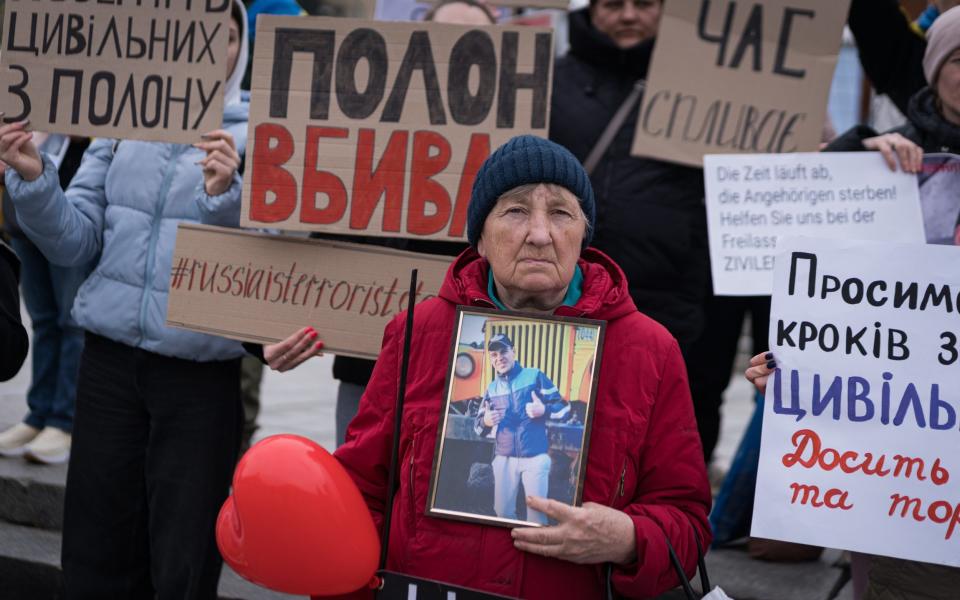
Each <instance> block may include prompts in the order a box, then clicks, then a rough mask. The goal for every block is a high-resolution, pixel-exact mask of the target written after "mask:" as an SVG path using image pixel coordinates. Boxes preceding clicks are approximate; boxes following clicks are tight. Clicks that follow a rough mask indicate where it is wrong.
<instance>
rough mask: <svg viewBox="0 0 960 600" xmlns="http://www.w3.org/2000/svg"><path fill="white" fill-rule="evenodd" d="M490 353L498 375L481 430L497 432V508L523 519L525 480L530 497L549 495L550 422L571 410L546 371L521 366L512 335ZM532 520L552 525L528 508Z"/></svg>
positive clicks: (493, 343)
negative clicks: (519, 499) (520, 495)
mask: <svg viewBox="0 0 960 600" xmlns="http://www.w3.org/2000/svg"><path fill="white" fill-rule="evenodd" d="M487 352H488V353H489V357H490V363H491V364H492V365H493V368H494V370H495V371H496V373H497V375H496V377H494V379H493V381H491V382H490V385H489V386H487V391H486V392H485V393H484V396H483V402H482V403H481V405H480V410H479V412H478V413H477V421H476V425H475V428H476V432H477V434H479V435H482V436H483V435H487V434H488V433H489V432H490V431H492V430H493V428H494V427H496V428H497V429H496V457H495V458H494V459H493V464H492V467H493V498H494V499H493V509H494V512H496V513H497V516H498V517H501V518H504V519H517V491H518V489H519V484H520V482H521V481H523V489H524V491H525V493H526V494H527V495H528V496H537V497H540V498H546V497H547V488H548V483H549V479H550V465H551V460H550V456H549V455H548V454H547V449H548V442H547V427H546V424H547V419H548V418H550V417H551V416H554V415H556V416H562V414H563V413H565V412H567V411H568V410H569V407H568V406H567V405H566V403H565V402H564V401H563V398H561V397H560V393H559V391H558V390H557V386H556V385H554V384H553V382H552V381H550V379H549V378H548V377H547V376H546V375H544V374H543V372H542V371H540V370H539V369H533V368H524V367H522V366H521V365H520V364H519V363H518V362H517V358H516V354H515V353H514V349H513V341H512V340H511V339H510V338H509V337H507V336H506V335H504V334H502V333H498V334H496V335H494V336H493V337H491V338H490V341H489V342H488V344H487ZM527 521H530V522H532V523H540V524H542V525H546V524H547V516H546V515H545V514H543V513H541V512H539V511H536V510H533V509H531V508H529V507H528V508H527Z"/></svg>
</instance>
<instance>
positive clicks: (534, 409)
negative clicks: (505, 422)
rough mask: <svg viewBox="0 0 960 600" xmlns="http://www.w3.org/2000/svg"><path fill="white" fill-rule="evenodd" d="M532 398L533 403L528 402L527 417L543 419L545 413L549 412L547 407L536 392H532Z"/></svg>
mask: <svg viewBox="0 0 960 600" xmlns="http://www.w3.org/2000/svg"><path fill="white" fill-rule="evenodd" d="M530 397H531V398H533V402H527V406H526V409H527V416H528V417H530V418H531V419H536V418H539V417H542V416H543V413H545V412H547V407H545V406H544V405H543V402H541V401H540V396H538V395H537V393H536V392H530Z"/></svg>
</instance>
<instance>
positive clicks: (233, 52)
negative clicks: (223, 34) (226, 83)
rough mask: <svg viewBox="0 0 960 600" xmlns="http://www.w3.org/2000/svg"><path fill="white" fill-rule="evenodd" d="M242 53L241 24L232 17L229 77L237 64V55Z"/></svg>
mask: <svg viewBox="0 0 960 600" xmlns="http://www.w3.org/2000/svg"><path fill="white" fill-rule="evenodd" d="M239 55H240V25H239V24H238V23H237V20H236V19H233V18H231V19H230V41H229V42H228V43H227V79H230V75H231V74H233V68H234V67H236V66H237V57H238V56H239Z"/></svg>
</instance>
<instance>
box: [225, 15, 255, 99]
mask: <svg viewBox="0 0 960 600" xmlns="http://www.w3.org/2000/svg"><path fill="white" fill-rule="evenodd" d="M233 5H234V6H235V7H237V8H238V9H239V10H240V14H241V16H242V18H241V19H240V52H239V53H237V64H235V65H233V71H232V72H231V73H230V77H228V78H227V83H226V85H224V87H223V106H224V112H227V110H226V109H227V108H229V107H230V106H231V105H234V104H240V101H241V98H240V82H241V81H243V75H244V73H246V71H247V61H248V60H249V57H250V40H249V38H250V35H249V34H250V32H249V31H247V9H246V7H245V6H244V5H243V2H240V0H233ZM230 18H231V19H232V18H233V15H232V14H231V16H230Z"/></svg>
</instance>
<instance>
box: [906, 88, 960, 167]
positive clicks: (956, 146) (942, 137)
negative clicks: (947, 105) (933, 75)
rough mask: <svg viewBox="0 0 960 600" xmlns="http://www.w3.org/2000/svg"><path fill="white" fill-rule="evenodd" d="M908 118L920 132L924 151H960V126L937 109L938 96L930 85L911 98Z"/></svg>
mask: <svg viewBox="0 0 960 600" xmlns="http://www.w3.org/2000/svg"><path fill="white" fill-rule="evenodd" d="M907 118H909V119H910V124H911V125H913V126H914V127H915V128H916V129H917V131H918V132H919V133H920V137H921V139H920V140H919V142H920V143H921V145H922V146H923V149H924V151H926V152H960V126H958V125H954V124H953V123H950V122H949V121H947V120H946V119H944V118H943V116H942V115H941V114H940V111H939V110H938V109H937V98H936V96H935V95H934V93H933V90H931V89H930V88H929V87H926V88H923V89H922V90H920V91H919V92H917V93H916V94H914V95H913V97H912V98H911V99H910V106H909V108H908V110H907ZM908 137H909V136H908ZM915 141H917V140H915Z"/></svg>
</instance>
